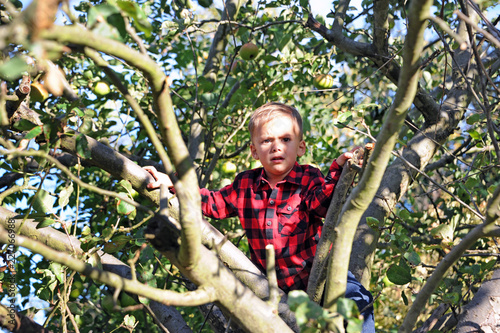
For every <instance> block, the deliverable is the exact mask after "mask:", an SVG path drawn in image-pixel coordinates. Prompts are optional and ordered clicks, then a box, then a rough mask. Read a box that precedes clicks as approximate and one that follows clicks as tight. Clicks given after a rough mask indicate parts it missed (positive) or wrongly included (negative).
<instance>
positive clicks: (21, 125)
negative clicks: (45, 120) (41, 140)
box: [12, 119, 36, 131]
mask: <svg viewBox="0 0 500 333" xmlns="http://www.w3.org/2000/svg"><path fill="white" fill-rule="evenodd" d="M12 126H13V127H14V128H15V129H17V130H18V131H29V130H31V129H33V128H34V127H35V126H36V125H35V124H33V123H32V122H31V121H29V120H26V119H21V120H19V121H16V122H15V123H14V124H13V125H12Z"/></svg>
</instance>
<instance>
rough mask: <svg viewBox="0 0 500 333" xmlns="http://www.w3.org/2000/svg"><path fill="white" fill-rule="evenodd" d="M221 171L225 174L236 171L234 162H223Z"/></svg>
mask: <svg viewBox="0 0 500 333" xmlns="http://www.w3.org/2000/svg"><path fill="white" fill-rule="evenodd" d="M222 172H224V173H226V174H231V173H235V172H236V164H234V163H233V162H229V161H227V162H226V163H224V164H223V165H222Z"/></svg>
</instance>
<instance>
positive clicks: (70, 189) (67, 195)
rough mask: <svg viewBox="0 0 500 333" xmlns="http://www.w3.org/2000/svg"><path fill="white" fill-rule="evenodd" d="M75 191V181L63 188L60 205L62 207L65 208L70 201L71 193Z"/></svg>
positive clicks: (60, 194)
mask: <svg viewBox="0 0 500 333" xmlns="http://www.w3.org/2000/svg"><path fill="white" fill-rule="evenodd" d="M72 193H73V183H70V184H69V186H66V187H65V188H63V189H62V190H61V193H59V200H58V203H59V206H61V208H64V207H65V206H66V205H67V204H68V203H69V198H70V196H71V194H72Z"/></svg>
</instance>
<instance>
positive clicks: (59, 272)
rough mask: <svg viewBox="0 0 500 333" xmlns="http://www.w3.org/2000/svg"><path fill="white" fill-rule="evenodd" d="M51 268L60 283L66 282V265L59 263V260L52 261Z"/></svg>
mask: <svg viewBox="0 0 500 333" xmlns="http://www.w3.org/2000/svg"><path fill="white" fill-rule="evenodd" d="M49 269H50V270H51V272H52V273H54V275H55V277H56V278H57V280H59V283H64V274H65V272H64V267H63V266H62V265H61V264H59V263H57V262H51V263H50V265H49Z"/></svg>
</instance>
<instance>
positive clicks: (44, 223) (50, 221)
mask: <svg viewBox="0 0 500 333" xmlns="http://www.w3.org/2000/svg"><path fill="white" fill-rule="evenodd" d="M54 223H56V221H54V220H53V219H45V220H43V221H42V222H40V223H38V224H37V225H36V228H37V229H42V228H45V227H48V226H49V225H52V224H54Z"/></svg>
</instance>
